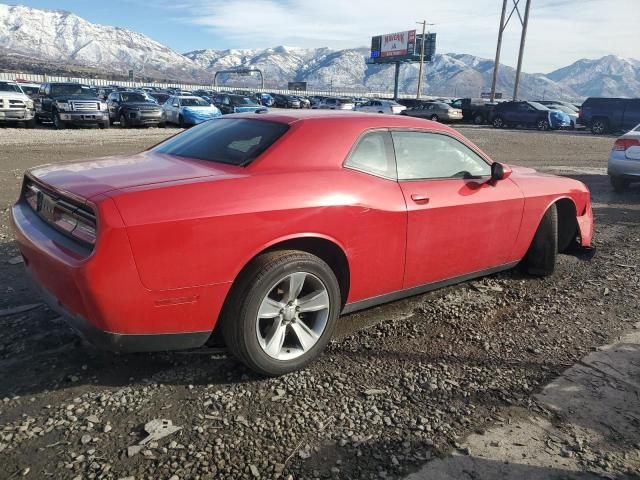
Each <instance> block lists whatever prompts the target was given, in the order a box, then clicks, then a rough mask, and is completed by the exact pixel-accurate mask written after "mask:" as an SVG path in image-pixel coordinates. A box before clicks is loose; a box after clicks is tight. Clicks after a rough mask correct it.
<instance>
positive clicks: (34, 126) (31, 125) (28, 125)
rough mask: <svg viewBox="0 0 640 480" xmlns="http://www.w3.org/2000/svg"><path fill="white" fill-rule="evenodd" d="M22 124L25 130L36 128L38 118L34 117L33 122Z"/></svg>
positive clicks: (28, 121)
mask: <svg viewBox="0 0 640 480" xmlns="http://www.w3.org/2000/svg"><path fill="white" fill-rule="evenodd" d="M22 124H23V125H24V128H29V129H31V128H36V117H33V118H32V119H31V120H27V121H25V122H22Z"/></svg>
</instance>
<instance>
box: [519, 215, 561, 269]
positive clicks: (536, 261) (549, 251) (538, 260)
mask: <svg viewBox="0 0 640 480" xmlns="http://www.w3.org/2000/svg"><path fill="white" fill-rule="evenodd" d="M557 256H558V210H557V208H556V205H555V204H553V205H551V207H549V209H548V210H547V211H546V212H545V214H544V216H543V217H542V220H541V221H540V225H538V230H536V234H535V235H534V237H533V240H532V241H531V245H530V246H529V250H528V251H527V253H526V255H525V257H524V259H523V260H522V263H523V267H524V269H525V271H526V272H527V273H528V274H530V275H536V276H541V277H546V276H548V275H552V274H553V272H554V270H555V267H556V257H557Z"/></svg>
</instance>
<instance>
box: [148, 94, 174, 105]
mask: <svg viewBox="0 0 640 480" xmlns="http://www.w3.org/2000/svg"><path fill="white" fill-rule="evenodd" d="M151 97H153V98H155V99H156V100H157V101H158V103H160V104H163V103H164V102H166V101H167V99H168V98H169V97H170V95H168V94H166V93H152V94H151Z"/></svg>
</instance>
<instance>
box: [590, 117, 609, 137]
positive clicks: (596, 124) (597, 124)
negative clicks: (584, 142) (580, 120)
mask: <svg viewBox="0 0 640 480" xmlns="http://www.w3.org/2000/svg"><path fill="white" fill-rule="evenodd" d="M608 131H609V122H607V121H606V120H605V119H604V118H596V119H595V120H593V121H592V122H591V133H593V134H594V135H604V134H605V133H607V132H608Z"/></svg>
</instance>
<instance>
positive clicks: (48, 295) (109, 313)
mask: <svg viewBox="0 0 640 480" xmlns="http://www.w3.org/2000/svg"><path fill="white" fill-rule="evenodd" d="M98 208H99V212H98V218H99V219H100V220H102V222H100V221H99V231H100V234H99V237H98V242H97V244H96V246H95V248H94V250H93V251H89V250H86V249H85V250H82V248H79V247H78V245H76V244H75V242H74V241H73V240H71V239H69V238H67V237H65V236H64V235H63V234H61V233H59V232H58V231H56V230H55V229H53V228H52V227H51V226H49V225H48V224H47V223H46V222H44V221H43V220H42V219H40V217H38V216H37V215H36V214H35V213H34V212H33V211H32V210H31V209H30V207H28V206H27V205H26V204H25V203H24V202H22V201H20V202H18V203H17V204H16V205H14V206H13V208H12V211H11V219H12V223H13V230H14V236H15V239H16V242H17V244H18V248H19V249H20V253H21V254H22V256H23V258H24V263H25V267H26V269H27V272H28V274H29V276H30V278H31V279H32V281H33V283H35V284H36V286H37V289H38V290H39V291H41V292H42V295H43V297H44V298H45V300H46V301H47V303H48V304H49V305H50V306H51V308H52V309H53V310H55V311H57V312H59V313H60V314H61V315H62V316H64V317H65V318H66V319H67V320H68V322H69V324H70V325H71V326H72V327H73V328H74V329H75V330H77V331H79V332H80V333H81V334H82V335H83V336H84V337H86V338H87V339H88V340H89V341H90V342H91V343H93V344H95V345H96V346H98V347H100V348H104V349H109V350H118V351H130V352H132V351H161V350H173V349H184V348H193V347H198V346H201V345H203V344H204V343H205V342H206V341H207V339H208V337H209V336H210V334H211V331H212V330H213V329H214V327H215V324H216V322H217V318H218V314H219V312H220V310H221V308H222V304H223V303H224V299H225V297H226V294H227V292H228V289H229V286H230V285H229V284H215V285H203V286H198V287H188V288H178V289H173V290H163V291H155V290H150V289H148V288H146V287H145V286H144V285H143V284H142V282H141V280H140V276H139V274H138V270H137V267H136V264H135V262H134V259H133V254H132V252H131V249H130V245H129V240H128V236H127V233H126V230H125V228H124V225H122V223H120V224H118V221H120V222H121V219H120V217H119V213H118V212H117V210H116V209H115V205H114V204H113V202H112V201H111V200H110V199H108V200H104V201H103V202H101V203H100V205H99V207H98ZM100 223H102V225H100ZM109 225H111V226H109Z"/></svg>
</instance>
